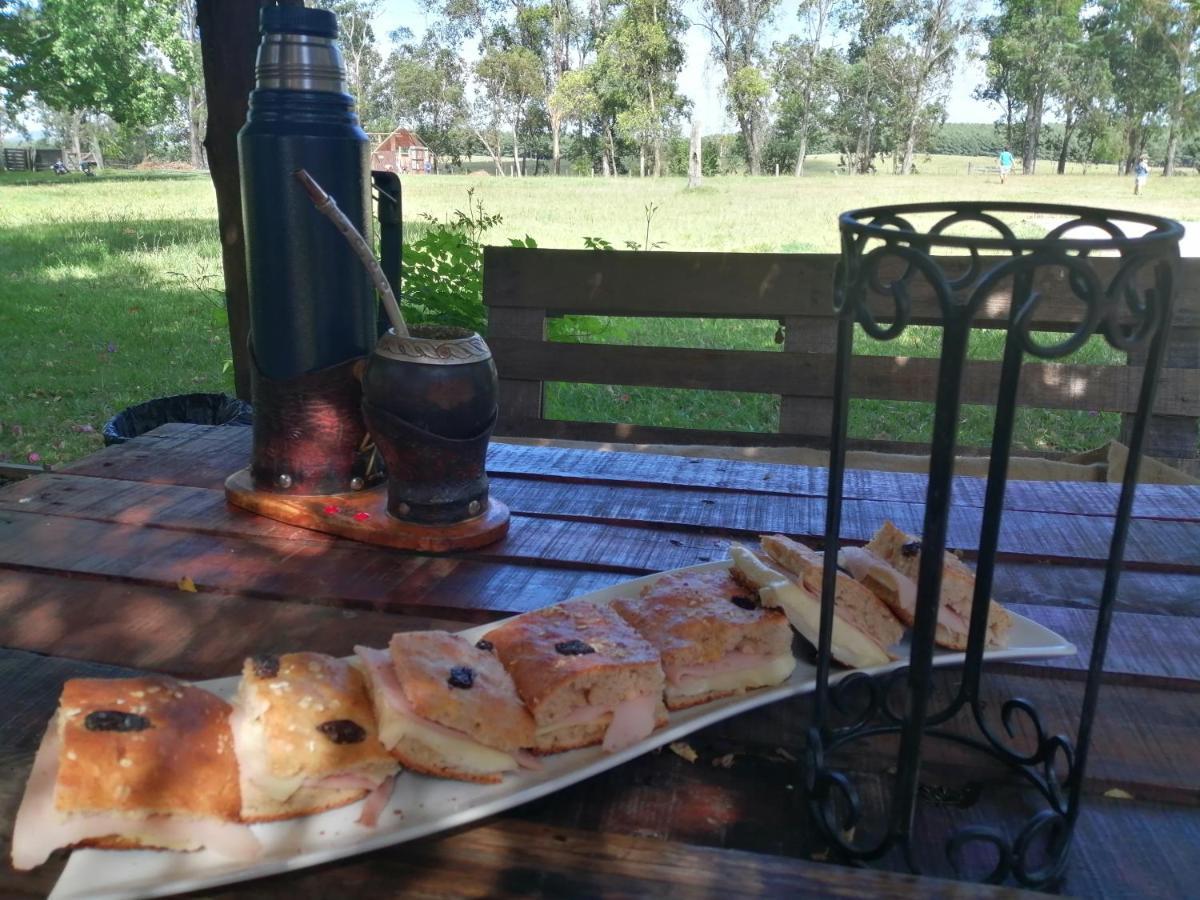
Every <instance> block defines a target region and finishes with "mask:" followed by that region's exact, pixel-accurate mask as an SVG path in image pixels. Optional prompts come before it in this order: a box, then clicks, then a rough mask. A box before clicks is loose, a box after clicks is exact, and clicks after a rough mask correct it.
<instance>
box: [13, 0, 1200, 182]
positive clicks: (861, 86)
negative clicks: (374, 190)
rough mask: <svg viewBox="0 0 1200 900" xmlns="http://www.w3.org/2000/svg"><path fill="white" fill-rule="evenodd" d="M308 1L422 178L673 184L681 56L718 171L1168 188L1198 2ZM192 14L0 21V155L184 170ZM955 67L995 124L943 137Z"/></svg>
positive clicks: (1198, 52) (17, 2)
mask: <svg viewBox="0 0 1200 900" xmlns="http://www.w3.org/2000/svg"><path fill="white" fill-rule="evenodd" d="M247 2H248V0H247ZM311 2H313V3H314V5H317V6H321V7H324V8H327V9H330V10H332V11H333V12H334V13H335V14H336V16H337V19H338V24H339V42H340V44H341V49H342V55H343V58H344V59H345V62H346V76H347V84H348V87H349V89H350V91H351V93H353V94H354V96H355V97H356V99H357V101H358V110H359V116H360V118H361V120H362V122H363V124H364V125H365V126H366V128H367V130H368V131H373V132H390V131H391V130H392V129H394V128H396V127H397V126H404V127H406V128H411V129H413V130H415V131H416V132H417V133H418V134H419V135H420V136H421V138H422V139H423V140H424V141H425V143H426V144H427V145H428V146H429V147H430V149H432V150H433V151H434V153H435V154H436V163H435V165H436V166H437V168H438V170H439V171H441V170H444V169H445V168H446V167H447V166H453V167H457V166H458V165H460V164H462V162H463V161H465V160H469V159H470V158H471V157H474V156H478V155H480V154H486V155H487V156H488V157H489V158H490V159H491V161H492V167H493V169H494V170H496V171H504V172H507V173H509V174H511V175H514V176H521V175H525V174H535V173H538V172H541V171H542V170H543V163H542V162H541V161H546V160H548V163H547V164H546V166H547V167H548V169H549V171H551V172H554V173H569V172H575V173H594V174H598V175H618V174H626V173H637V174H640V175H643V176H654V175H663V174H669V173H677V172H678V171H679V170H680V163H681V160H682V159H686V147H684V145H683V143H682V137H681V135H682V134H684V133H685V132H687V131H688V130H689V126H690V124H691V121H692V117H693V115H694V109H693V102H692V100H691V99H690V98H689V97H688V96H686V94H685V93H684V92H683V90H682V87H681V84H680V77H681V73H682V72H683V69H684V66H685V64H686V62H687V53H686V50H685V44H687V38H688V36H689V34H693V35H695V34H702V35H703V37H704V40H705V43H706V44H707V46H706V50H707V54H708V56H709V60H710V62H711V63H712V64H713V66H714V68H715V70H716V72H717V73H718V77H719V78H720V80H721V88H722V93H723V97H724V100H725V113H726V114H727V117H728V121H729V122H730V123H731V126H730V127H731V128H732V129H733V132H734V133H733V134H732V135H722V136H718V137H714V138H712V139H711V140H710V145H711V149H712V152H711V153H707V154H706V163H705V165H706V166H707V167H709V168H710V169H713V170H715V171H719V172H732V171H742V172H747V173H749V174H751V175H756V174H762V173H769V172H773V171H776V170H778V171H780V172H787V173H791V174H795V175H802V174H803V172H804V165H805V160H806V159H807V158H808V156H810V155H812V154H816V153H830V152H833V153H836V154H837V155H838V157H839V160H840V166H841V168H842V169H843V170H844V171H845V172H848V173H856V174H866V173H870V172H880V171H887V172H898V173H900V174H909V173H911V172H913V171H914V168H915V167H916V163H917V161H918V160H919V159H920V158H921V157H923V156H924V155H926V154H931V153H933V154H953V155H967V156H991V155H993V154H994V153H996V152H997V151H998V150H999V149H1000V148H1001V147H1002V146H1004V145H1007V146H1009V147H1010V148H1011V150H1012V152H1013V154H1014V156H1016V157H1017V159H1018V160H1019V161H1020V164H1021V166H1022V168H1023V170H1024V171H1025V173H1026V174H1029V173H1032V172H1033V171H1034V169H1035V168H1037V163H1038V161H1039V160H1044V161H1047V162H1053V163H1054V164H1055V165H1054V168H1056V169H1057V171H1060V172H1062V171H1065V170H1066V166H1067V163H1068V162H1077V163H1082V164H1084V165H1085V166H1086V165H1087V164H1089V163H1093V162H1106V163H1115V164H1117V166H1118V167H1119V168H1120V169H1122V170H1127V169H1128V168H1129V167H1130V166H1131V165H1132V164H1133V163H1134V161H1135V160H1137V159H1138V158H1139V157H1140V156H1141V155H1142V154H1143V153H1145V154H1148V155H1150V157H1151V161H1152V162H1153V163H1154V164H1156V165H1161V166H1162V170H1163V174H1165V175H1170V174H1172V173H1173V172H1174V170H1175V167H1176V165H1177V164H1179V163H1181V162H1184V163H1187V162H1188V161H1190V160H1194V159H1195V158H1196V157H1197V156H1200V0H1153V2H1151V0H991V2H988V3H982V4H976V3H974V2H973V0H799V2H798V3H794V4H791V3H785V2H784V0H687V2H686V3H685V0H513V2H511V3H506V2H500V0H486V2H484V0H421V2H420V7H421V9H422V10H423V11H424V13H425V16H424V20H425V21H426V22H427V23H428V27H427V28H426V30H425V31H424V33H423V34H419V35H418V34H414V33H412V32H411V31H409V30H408V29H406V28H400V29H397V30H395V31H393V32H391V33H390V34H387V35H386V36H385V35H383V34H382V33H381V32H379V31H377V29H379V28H380V22H381V16H382V13H383V10H384V0H311ZM126 7H128V9H126ZM195 13H196V6H195V0H140V2H138V3H134V4H113V3H112V2H111V0H0V140H3V138H4V137H5V136H6V133H11V132H13V131H14V130H16V131H19V130H20V129H21V127H22V124H23V123H26V122H28V121H30V114H31V113H32V115H33V117H35V118H36V119H37V120H38V121H40V122H41V123H43V124H44V125H45V127H46V129H47V131H48V132H49V135H50V138H51V140H54V141H57V142H59V144H60V145H61V146H66V147H68V148H69V149H70V151H71V152H72V154H75V155H78V154H80V153H81V152H82V151H83V148H84V147H85V146H87V148H88V149H89V150H90V152H91V153H93V154H94V155H95V156H96V157H97V158H103V157H104V156H106V155H108V156H113V155H118V156H121V157H124V158H126V159H132V160H136V159H137V158H138V157H145V156H155V157H158V158H162V157H167V158H171V157H181V158H184V159H190V160H191V161H192V163H193V164H200V163H202V162H203V154H204V149H203V144H202V142H201V138H202V136H203V134H204V119H205V115H206V112H205V103H204V96H203V78H202V77H201V74H202V73H201V71H200V66H199V64H198V63H199V58H200V54H199V53H198V52H197V49H198V48H197V47H196V43H197V41H198V39H199V32H198V29H197V25H196V15H195ZM968 47H971V48H974V52H977V53H978V54H979V57H980V60H981V62H982V67H983V75H982V78H980V79H979V80H978V81H977V83H975V84H972V85H970V88H972V89H973V93H974V95H975V96H976V97H977V98H979V99H981V100H985V101H988V102H990V103H991V104H992V105H993V108H994V109H995V110H996V122H995V123H991V124H989V123H984V124H975V125H971V124H965V125H964V124H951V125H947V124H943V123H944V122H945V120H946V115H947V112H946V103H947V97H948V96H949V95H950V93H951V87H952V86H959V85H960V84H961V81H962V79H963V78H964V75H965V73H966V72H968V71H973V70H971V69H967V68H965V67H964V66H963V65H962V60H963V54H964V53H965V52H966V49H967V48H968ZM702 125H704V126H707V127H708V128H709V129H713V128H714V127H715V128H721V127H724V126H722V125H721V124H720V123H716V122H706V123H702ZM681 147H682V148H683V149H682V150H681ZM681 154H682V155H681ZM1047 168H1050V166H1045V165H1043V166H1042V167H1041V168H1040V171H1045V170H1046V169H1047Z"/></svg>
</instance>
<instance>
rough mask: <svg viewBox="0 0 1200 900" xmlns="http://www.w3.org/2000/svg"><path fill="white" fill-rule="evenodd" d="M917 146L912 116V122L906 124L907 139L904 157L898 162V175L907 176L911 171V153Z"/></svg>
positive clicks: (915, 120)
mask: <svg viewBox="0 0 1200 900" xmlns="http://www.w3.org/2000/svg"><path fill="white" fill-rule="evenodd" d="M916 146H917V119H916V116H915V115H914V116H913V120H912V121H911V122H909V124H908V139H907V140H905V142H904V156H903V157H902V158H901V160H900V174H901V175H907V174H909V173H910V172H911V171H912V164H913V151H914V150H915V149H916Z"/></svg>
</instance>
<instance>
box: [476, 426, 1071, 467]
mask: <svg viewBox="0 0 1200 900" xmlns="http://www.w3.org/2000/svg"><path fill="white" fill-rule="evenodd" d="M496 434H497V435H510V436H512V437H522V438H551V439H554V440H566V441H589V442H593V443H601V444H605V443H617V444H713V445H720V446H723V447H812V448H814V449H819V450H827V449H828V448H829V436H828V435H823V434H776V433H775V432H770V431H718V430H713V429H704V428H669V427H665V426H657V425H631V424H629V423H627V422H586V421H578V420H574V419H528V418H520V419H516V418H514V419H510V420H508V421H506V422H505V425H504V428H503V429H499V430H497V432H496ZM847 447H848V448H849V449H850V450H873V451H875V452H876V453H908V454H916V455H920V456H926V455H928V453H929V445H928V444H925V443H919V442H915V441H876V440H860V439H857V438H851V439H850V440H849V441H847ZM958 452H959V454H960V455H963V456H986V455H987V453H988V448H987V447H965V446H963V447H959V448H958ZM1021 452H1022V455H1024V456H1036V457H1044V458H1047V459H1056V458H1058V457H1061V456H1062V455H1063V454H1061V453H1056V452H1041V451H1031V450H1023V451H1021Z"/></svg>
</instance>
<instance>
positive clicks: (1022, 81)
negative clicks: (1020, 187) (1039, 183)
mask: <svg viewBox="0 0 1200 900" xmlns="http://www.w3.org/2000/svg"><path fill="white" fill-rule="evenodd" d="M1081 8H1082V0H1004V2H1003V3H1002V4H1001V6H1000V9H999V11H998V13H997V15H996V16H994V17H993V19H992V23H991V26H992V27H991V28H990V29H989V38H990V40H989V42H988V50H987V60H988V63H989V73H1001V72H1002V73H1004V77H1005V90H1006V91H1007V92H1010V93H1011V94H1012V96H1014V97H1015V98H1017V100H1018V102H1019V103H1020V105H1021V107H1022V108H1023V109H1024V113H1025V117H1024V122H1023V125H1022V147H1021V166H1022V171H1023V172H1024V173H1025V174H1026V175H1031V174H1033V172H1034V170H1035V168H1036V166H1037V156H1038V144H1039V141H1040V139H1041V130H1042V119H1043V117H1044V115H1045V113H1046V111H1047V108H1048V107H1049V106H1050V105H1051V104H1053V102H1054V98H1055V97H1057V96H1059V95H1060V94H1061V93H1062V91H1063V89H1064V86H1065V83H1066V78H1067V70H1066V66H1065V65H1064V64H1065V62H1066V60H1067V58H1068V56H1069V54H1070V53H1071V51H1072V49H1073V48H1075V47H1076V46H1077V45H1078V44H1079V43H1080V42H1081V41H1082V39H1083V27H1082V23H1081V19H1080V13H1081ZM996 86H997V87H998V85H996Z"/></svg>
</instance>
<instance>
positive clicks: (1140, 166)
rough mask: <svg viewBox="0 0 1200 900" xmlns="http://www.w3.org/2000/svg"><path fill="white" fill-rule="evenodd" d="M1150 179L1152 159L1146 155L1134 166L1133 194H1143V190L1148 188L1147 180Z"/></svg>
mask: <svg viewBox="0 0 1200 900" xmlns="http://www.w3.org/2000/svg"><path fill="white" fill-rule="evenodd" d="M1149 177H1150V157H1148V156H1147V155H1146V154H1145V153H1143V154H1142V156H1141V158H1140V159H1139V160H1138V161H1137V162H1136V163H1134V166H1133V193H1134V196H1136V195H1138V194H1140V193H1141V192H1142V188H1144V187H1145V186H1146V179H1147V178H1149Z"/></svg>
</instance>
